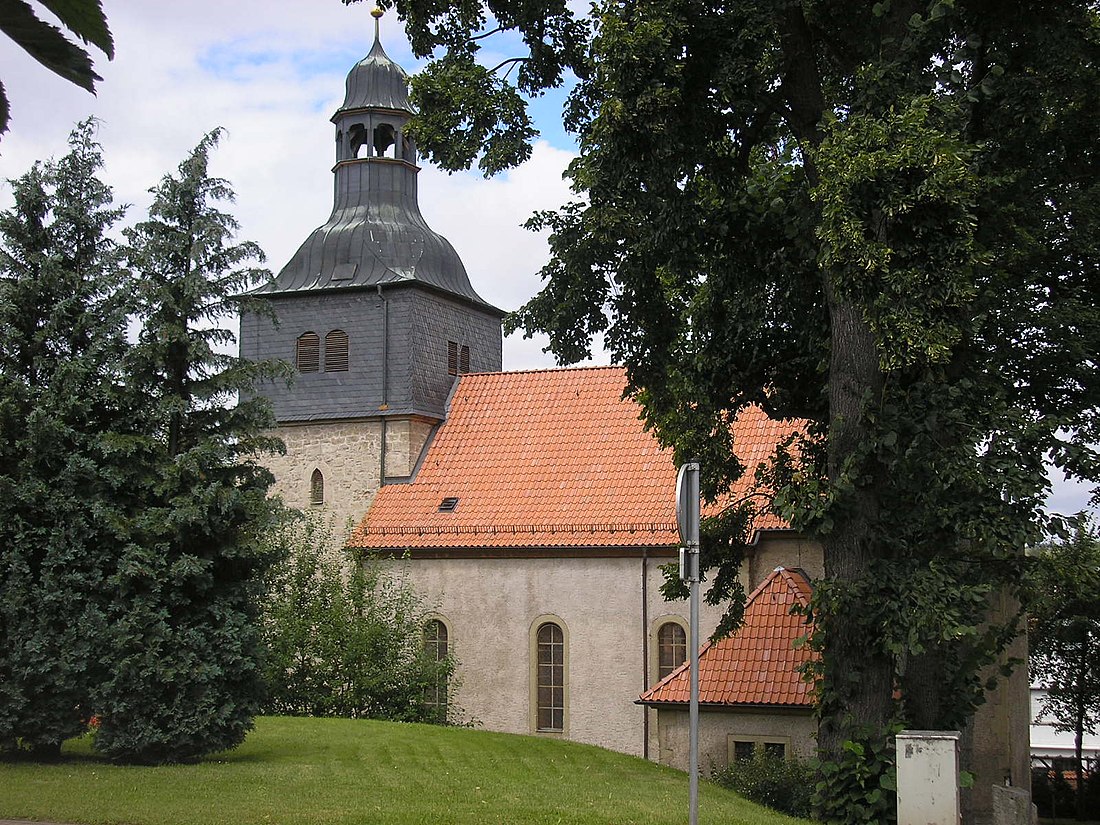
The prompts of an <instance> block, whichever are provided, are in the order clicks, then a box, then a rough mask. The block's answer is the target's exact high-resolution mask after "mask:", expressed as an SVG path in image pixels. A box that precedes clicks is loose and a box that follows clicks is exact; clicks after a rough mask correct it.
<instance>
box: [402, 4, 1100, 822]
mask: <svg viewBox="0 0 1100 825" xmlns="http://www.w3.org/2000/svg"><path fill="white" fill-rule="evenodd" d="M395 5H396V7H397V10H398V13H399V14H400V15H402V17H403V18H404V19H405V20H406V23H407V27H408V30H409V33H410V37H411V40H412V43H413V48H414V51H416V52H417V53H418V54H421V55H428V54H429V53H431V52H432V51H433V50H439V51H440V52H441V53H442V54H441V57H440V59H439V60H438V61H437V62H434V63H430V64H429V66H428V68H427V69H426V70H425V72H424V73H423V74H422V75H421V76H420V77H419V78H418V79H417V80H416V81H414V92H415V95H416V99H417V100H418V102H419V104H420V106H421V107H422V110H423V111H422V114H421V117H420V119H419V122H418V123H417V124H416V125H415V127H414V128H415V129H416V131H417V136H418V138H419V140H420V144H421V146H422V148H423V149H425V151H426V152H427V154H428V155H429V156H431V157H433V158H434V159H436V160H437V161H438V162H441V163H442V164H443V165H444V166H446V167H447V168H456V167H460V166H463V165H466V164H469V163H470V162H471V161H472V160H473V159H475V153H476V150H477V149H479V148H481V147H483V148H484V151H485V153H484V156H483V158H482V160H481V166H482V168H483V169H484V170H485V171H486V172H491V171H493V170H494V169H496V168H498V167H499V166H501V165H503V164H505V163H508V162H514V161H515V160H518V159H522V157H524V153H523V152H522V151H515V150H514V148H513V149H509V150H501V148H500V147H501V146H512V147H514V146H516V145H519V144H520V143H522V142H523V141H526V140H528V139H529V134H530V130H529V127H530V123H529V121H524V119H523V117H521V116H520V115H517V113H516V107H517V105H518V103H517V101H518V100H519V99H520V97H521V95H522V94H523V93H527V94H530V93H537V92H538V91H540V90H541V89H543V88H545V87H548V86H553V85H555V84H557V83H560V82H561V81H562V79H563V76H564V73H565V72H566V71H567V70H569V69H572V70H573V71H574V72H575V74H576V75H577V76H578V77H579V79H580V80H579V83H578V85H577V87H576V89H575V90H574V92H573V93H572V95H571V99H570V103H569V106H568V107H567V111H566V113H565V115H566V124H567V125H568V126H570V127H571V128H573V129H574V130H575V131H576V133H577V135H578V138H579V144H580V155H579V157H578V158H577V159H576V161H575V162H574V163H573V164H572V165H571V166H570V168H569V171H568V177H569V178H570V179H571V181H572V184H573V187H574V189H575V191H576V192H577V194H578V196H579V197H578V200H577V202H576V203H573V204H571V205H568V206H566V207H565V208H563V209H562V210H561V211H560V212H558V213H555V214H543V215H540V216H538V217H536V218H535V219H534V221H533V226H535V227H536V228H546V227H548V228H549V229H550V230H551V232H552V234H551V247H552V250H553V257H552V260H551V262H550V263H549V265H548V266H547V267H546V268H545V269H544V271H543V275H544V277H545V279H546V286H545V288H544V289H543V291H542V292H541V293H540V294H539V295H537V296H536V297H535V298H534V299H533V300H532V301H531V302H530V303H528V304H527V305H526V306H525V307H524V308H523V309H522V310H521V311H520V312H519V313H518V314H517V315H516V316H514V317H513V318H512V321H511V325H512V326H513V327H522V328H523V329H525V330H527V331H528V332H532V331H536V330H542V331H545V332H546V333H548V334H549V336H550V341H551V349H552V351H553V352H554V353H555V354H556V355H557V357H558V358H559V359H560V360H561V361H563V362H569V361H574V360H576V359H578V358H580V357H582V356H584V355H585V354H587V352H588V350H589V346H590V340H591V338H592V336H593V335H595V334H597V333H605V340H606V343H607V346H608V348H609V349H610V350H611V352H612V354H613V355H614V356H615V358H616V359H617V360H620V361H621V362H623V363H624V364H625V365H626V367H627V371H628V376H629V381H630V387H631V389H632V391H634V392H635V393H636V395H637V397H638V399H639V401H640V402H641V404H642V406H643V409H644V412H645V416H646V419H647V421H648V422H649V423H650V424H652V425H653V426H654V427H655V429H656V432H657V434H658V436H659V437H660V439H661V440H662V441H663V442H664V443H666V444H671V445H673V446H674V447H675V448H676V452H677V454H678V456H680V457H682V458H683V457H687V456H692V455H697V456H700V457H701V458H702V459H703V465H704V468H705V473H706V478H705V492H706V494H707V495H708V496H709V497H711V498H714V499H720V498H721V497H722V495H723V494H724V493H725V491H726V490H727V489H728V488H729V486H730V483H731V481H732V480H733V479H734V478H736V477H737V476H738V475H739V474H740V473H742V472H743V471H744V468H742V467H741V466H739V464H738V462H737V461H736V459H735V458H734V457H733V454H734V453H733V450H734V446H735V445H733V444H731V443H730V426H729V424H730V421H731V420H732V417H733V416H734V415H736V414H737V412H738V411H739V410H740V409H742V408H743V407H744V406H746V405H748V404H757V405H759V406H761V407H762V408H763V409H764V410H766V411H767V413H768V414H769V415H771V416H773V417H779V418H794V419H802V420H804V421H806V422H809V423H808V429H807V435H806V437H805V438H802V439H800V440H795V441H792V442H791V443H790V444H788V445H786V446H785V447H784V448H783V449H781V450H780V451H778V453H777V456H776V461H775V462H774V463H773V465H772V466H771V468H770V469H769V470H767V472H766V476H767V480H768V481H769V482H770V484H771V485H772V487H773V491H774V505H773V506H774V507H776V509H777V510H778V511H779V512H780V513H781V514H782V515H783V516H784V517H786V519H787V520H788V521H789V522H790V523H791V524H792V526H794V527H796V528H798V529H800V530H802V531H804V532H806V533H808V534H809V535H812V536H815V537H817V538H818V539H819V540H820V542H821V544H822V546H823V548H824V554H825V571H826V575H825V580H824V581H823V582H821V583H820V586H819V587H818V588H817V590H816V595H815V598H814V600H813V605H812V608H811V609H812V613H813V617H814V619H815V621H816V627H817V632H816V637H815V644H817V645H818V646H819V647H820V648H821V649H822V653H823V657H822V667H821V672H820V674H819V676H820V680H819V691H820V693H819V710H820V714H821V719H820V732H819V745H820V748H821V752H822V755H823V757H824V763H823V766H822V776H823V779H824V780H825V782H826V783H827V784H826V785H823V786H822V787H823V788H824V787H828V793H827V794H823V795H822V796H821V797H820V798H819V800H818V804H819V813H820V814H821V816H822V817H823V818H824V819H826V820H827V821H838V822H840V821H843V822H856V821H876V820H881V819H888V818H889V817H890V815H891V810H892V800H891V795H890V793H889V787H888V786H889V781H888V779H887V778H886V777H887V774H888V770H889V764H890V760H889V757H888V754H887V753H886V749H887V747H888V744H889V741H890V739H889V734H890V733H891V731H892V730H894V729H896V727H897V726H899V725H909V726H911V727H916V728H927V729H943V728H948V729H950V728H954V727H957V726H961V725H963V724H965V723H966V721H967V719H968V718H969V717H970V716H971V714H972V712H973V710H974V708H975V706H976V705H977V704H978V703H980V702H981V701H982V694H983V687H984V685H983V683H982V680H981V678H980V676H979V674H980V672H981V669H982V667H983V665H986V664H988V663H990V662H991V661H993V659H994V657H995V655H996V654H997V652H998V650H999V649H1001V648H1003V646H1004V645H1005V644H1006V641H1007V639H1009V638H1010V637H1011V636H1012V633H1013V629H1012V628H1011V626H1010V624H1011V623H1010V622H1009V623H994V624H989V623H987V622H986V621H985V619H986V616H987V602H988V598H989V596H990V594H991V593H992V592H993V591H994V590H997V589H999V588H1001V587H1008V588H1010V589H1011V588H1013V587H1015V585H1016V582H1017V581H1018V578H1019V575H1018V572H1019V564H1020V553H1021V551H1022V549H1023V548H1024V547H1025V546H1028V545H1030V544H1033V543H1036V542H1038V541H1040V540H1041V539H1042V538H1043V536H1044V531H1045V530H1046V529H1047V528H1049V527H1051V526H1056V525H1052V524H1051V522H1050V520H1049V519H1048V518H1047V517H1045V516H1044V514H1043V510H1042V505H1043V501H1044V497H1045V494H1046V493H1047V492H1048V485H1049V482H1048V481H1047V476H1046V473H1045V471H1044V466H1043V464H1044V459H1047V460H1049V461H1052V462H1053V463H1054V464H1055V465H1057V466H1059V467H1061V468H1062V469H1064V470H1065V471H1066V472H1067V473H1069V474H1070V475H1072V476H1075V477H1078V478H1083V479H1088V480H1091V481H1093V482H1095V481H1097V480H1098V476H1100V462H1098V456H1097V449H1096V444H1097V443H1098V442H1100V418H1098V415H1097V411H1098V400H1100V382H1097V380H1096V366H1097V349H1098V343H1100V323H1098V319H1100V312H1098V310H1097V294H1098V292H1097V290H1096V288H1095V285H1096V283H1097V282H1098V278H1097V275H1098V272H1097V268H1098V256H1097V252H1098V245H1100V231H1098V223H1097V216H1098V214H1100V212H1098V209H1100V183H1098V181H1100V168H1098V154H1097V153H1098V151H1100V149H1098V147H1100V84H1097V83H1096V77H1097V72H1098V70H1100V18H1098V12H1097V9H1096V6H1095V4H1094V3H1091V2H1086V0H1077V2H1066V1H1065V0H1058V1H1057V2H1055V1H1054V0H1009V1H1008V2H1003V1H1002V0H998V2H990V0H881V2H875V3H866V4H852V3H850V2H841V0H813V1H812V2H811V1H810V0H803V1H802V2H799V1H798V0H765V1H764V2H759V1H758V0H751V2H750V0H744V2H740V1H739V2H727V3H714V2H707V0H698V1H695V2H685V3H666V2H654V0H631V1H630V2H603V3H598V4H597V5H596V7H595V9H594V13H593V17H592V19H591V29H589V28H588V27H587V26H586V24H585V23H584V22H582V21H578V20H576V19H574V17H573V15H572V14H571V13H570V11H569V9H568V7H567V6H566V5H565V4H564V3H563V2H559V0H544V2H541V3H536V4H534V5H532V4H531V3H527V2H525V3H518V2H511V0H494V2H489V3H487V4H482V3H480V2H461V3H459V2H456V3H444V4H425V3H422V2H419V0H396V3H395ZM498 29H501V30H504V31H503V33H504V34H507V33H508V32H509V31H510V30H512V31H514V32H518V33H519V35H520V36H521V39H522V44H521V45H520V46H519V47H518V48H520V49H521V50H522V51H521V53H520V54H519V55H518V56H517V58H516V62H515V63H514V64H508V65H503V66H502V68H501V70H500V71H498V72H497V73H496V74H494V73H493V72H491V71H486V70H484V69H481V68H479V67H478V66H477V51H478V48H479V47H480V46H481V45H483V44H484V43H485V42H486V41H485V36H486V35H487V34H489V33H490V32H492V31H494V30H498ZM589 35H590V36H589ZM515 66H518V67H519V72H518V74H517V75H516V76H515V78H516V79H515V81H513V80H512V79H511V77H512V76H511V75H510V74H509V72H508V70H509V69H511V68H513V67H515ZM467 81H470V82H473V83H474V84H475V87H477V86H478V85H480V87H482V88H483V89H484V90H485V91H484V92H483V93H482V94H479V95H463V94H462V93H461V92H460V91H459V90H461V89H463V88H466V87H465V86H464V85H463V84H464V83H465V82H467ZM521 114H522V113H521ZM451 135H457V137H455V138H453V139H452V137H451ZM471 139H473V140H471ZM478 140H480V141H481V147H479V146H478V145H477V141H478ZM456 147H457V148H456ZM471 147H472V150H471ZM749 469H750V471H751V470H752V469H753V468H749ZM737 521H739V522H740V523H745V522H746V518H745V517H744V515H742V517H741V518H740V519H734V520H733V522H731V523H735V522H737ZM735 544H736V540H735V539H730V538H729V535H728V531H727V536H726V540H725V546H724V547H723V548H722V552H721V553H712V554H711V555H710V556H709V558H707V559H704V561H705V562H708V563H710V564H711V565H712V566H713V565H714V564H715V563H719V567H718V570H717V572H718V576H717V578H716V581H718V580H724V581H727V582H728V580H729V575H728V573H729V571H728V569H725V567H724V566H723V565H722V564H721V562H723V560H725V559H734V558H736V557H737V555H738V554H737V553H736V552H735V550H733V549H731V548H732V547H733V545H735ZM727 624H728V623H727Z"/></svg>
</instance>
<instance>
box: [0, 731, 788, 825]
mask: <svg viewBox="0 0 1100 825" xmlns="http://www.w3.org/2000/svg"><path fill="white" fill-rule="evenodd" d="M64 753H65V759H64V761H63V762H61V763H59V764H55V765H35V764H29V763H19V762H9V763H0V818H16V819H17V818H29V819H39V820H55V821H62V822H77V823H82V824H83V825H284V824H285V825H344V823H347V825H351V823H379V824H380V825H423V823H453V824H454V825H466V823H469V824H470V825H474V823H478V824H479V825H480V823H501V824H502V825H524V824H525V823H530V824H531V825H543V823H546V825H555V824H556V823H580V824H582V825H585V824H586V823H592V825H606V823H622V824H623V825H665V824H666V823H667V824H668V825H672V823H683V822H686V821H687V777H686V776H685V775H684V774H682V773H680V772H678V771H673V770H669V769H667V768H662V767H660V766H658V765H654V764H651V763H649V762H646V761H645V760H642V759H635V758H632V757H629V756H623V755H622V754H617V753H612V752H611V751H606V750H602V749H600V748H595V747H589V746H586V745H578V744H575V743H572V742H561V741H555V740H551V739H543V738H537V737H530V736H511V735H508V734H498V733H488V732H485V731H477V730H466V729H461V728H439V727H433V726H428V725H405V724H395V723H389V722H375V721H368V720H347V719H289V718H262V719H258V720H257V721H256V730H255V731H253V732H252V733H251V734H250V735H249V737H248V739H247V740H246V741H245V743H244V744H243V745H242V746H241V747H240V748H238V749H237V750H234V751H231V752H229V753H225V754H219V755H217V756H213V757H211V758H210V759H207V760H205V761H203V762H200V763H197V764H194V765H168V766H161V767H132V766H122V765H111V764H109V763H106V762H103V761H101V760H99V759H97V758H96V757H95V756H93V755H92V753H91V751H90V748H89V744H88V742H87V741H83V740H81V741H76V742H72V743H68V744H66V747H65V751H64ZM700 798H701V802H700V818H699V819H700V822H701V823H715V825H717V824H718V823H722V825H738V823H752V824H753V825H757V824H758V825H789V823H795V822H801V820H794V819H790V818H788V817H784V816H781V815H779V814H776V813H773V812H771V811H769V810H767V809H765V808H760V807H758V806H756V805H753V804H752V803H749V802H746V801H745V800H743V799H741V798H740V797H738V796H737V795H736V794H733V793H731V792H729V791H726V790H724V789H722V788H719V787H717V786H715V785H711V784H710V783H707V782H704V783H702V785H701V790H700Z"/></svg>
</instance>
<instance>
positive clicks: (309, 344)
mask: <svg viewBox="0 0 1100 825" xmlns="http://www.w3.org/2000/svg"><path fill="white" fill-rule="evenodd" d="M295 361H296V362H297V365H298V372H317V371H318V370H319V369H320V368H321V339H320V338H318V337H317V333H316V332H303V333H302V334H301V335H299V336H298V346H297V347H296V349H295Z"/></svg>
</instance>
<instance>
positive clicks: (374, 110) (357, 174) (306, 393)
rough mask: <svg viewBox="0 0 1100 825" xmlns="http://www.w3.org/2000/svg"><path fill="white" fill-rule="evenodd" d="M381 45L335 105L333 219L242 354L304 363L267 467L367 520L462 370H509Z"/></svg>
mask: <svg viewBox="0 0 1100 825" xmlns="http://www.w3.org/2000/svg"><path fill="white" fill-rule="evenodd" d="M372 14H373V15H374V17H375V37H374V46H373V48H372V49H371V50H370V53H369V54H368V55H367V56H366V57H365V58H363V60H361V61H360V62H359V63H358V64H356V65H355V66H354V67H353V68H352V70H351V72H350V73H349V74H348V77H347V92H346V95H345V97H344V103H343V105H342V106H340V108H339V109H337V110H336V113H335V114H334V115H333V116H332V122H333V124H334V125H335V131H336V165H335V166H334V167H333V168H332V172H333V175H334V186H335V192H334V203H333V209H332V214H331V215H330V216H329V219H328V220H327V221H326V222H325V223H324V224H323V225H322V226H320V227H318V228H317V229H315V230H314V231H313V232H312V233H311V234H310V235H309V237H308V238H306V240H305V243H303V244H302V245H301V247H300V248H299V249H298V251H297V252H296V253H295V254H294V256H293V257H292V258H291V259H290V262H289V263H288V264H287V265H286V266H284V267H283V268H282V270H281V271H280V272H279V274H278V275H277V276H276V277H275V279H274V280H273V281H272V282H271V283H269V284H268V285H266V286H264V287H261V288H260V289H259V290H257V293H256V294H258V295H259V296H261V297H263V298H265V299H266V300H267V301H269V303H270V306H271V309H272V310H273V312H274V315H275V319H274V320H273V319H270V318H266V317H262V316H258V315H255V314H245V315H244V316H243V317H242V318H241V355H242V356H243V357H245V358H248V359H251V360H262V359H267V358H279V359H283V360H286V361H288V362H290V364H291V365H293V367H294V372H295V374H294V378H293V381H292V383H291V385H290V386H289V387H287V386H286V385H285V383H281V382H280V383H269V384H265V385H264V386H263V387H262V388H261V390H260V391H261V392H262V393H263V394H264V395H266V396H268V397H269V398H270V399H271V402H272V404H273V406H274V410H275V416H276V419H277V421H278V425H279V426H278V432H277V434H278V435H279V437H280V438H282V439H283V441H284V442H285V444H286V447H287V454H286V455H285V456H272V457H271V458H270V459H268V461H267V463H268V466H269V467H270V469H271V470H272V472H273V473H274V474H275V478H276V486H275V492H277V493H279V494H280V495H282V497H283V500H284V501H285V502H286V503H287V504H288V505H290V506H292V507H300V508H303V509H306V508H308V507H311V506H313V507H326V508H328V511H329V512H331V513H333V514H334V515H336V516H337V517H338V518H339V519H340V520H344V519H345V518H352V519H358V518H360V517H361V516H362V515H363V513H364V512H365V511H366V509H367V507H368V506H369V504H370V501H371V499H372V498H373V497H374V494H375V492H377V490H378V488H379V487H380V486H382V485H383V484H386V483H387V482H391V481H401V480H404V479H407V478H408V477H409V476H411V475H412V473H413V470H414V469H415V465H416V461H417V459H418V458H419V457H420V453H421V451H422V449H423V447H424V445H425V443H426V442H427V440H428V438H429V437H430V435H431V433H432V432H433V430H434V428H435V427H436V426H437V425H438V424H439V423H440V422H441V421H442V420H443V417H444V415H445V408H446V403H447V398H448V395H449V393H450V391H451V388H452V386H453V384H454V381H455V380H456V378H457V376H458V375H460V374H462V373H466V372H496V371H499V370H500V368H501V326H500V322H501V318H502V317H503V315H504V313H503V312H502V311H501V310H499V309H497V308H496V307H494V306H492V305H490V304H489V303H487V302H486V301H484V300H483V299H482V298H481V297H480V296H479V295H478V294H477V292H475V291H474V288H473V286H472V285H471V284H470V278H469V276H468V275H467V274H466V269H465V267H464V266H463V265H462V261H461V260H460V259H459V257H458V254H457V253H456V252H455V250H454V248H453V247H452V246H451V245H450V244H449V243H448V242H447V240H446V239H445V238H443V237H442V236H441V235H438V234H436V233H435V232H433V231H432V230H431V229H430V228H429V227H428V224H427V223H426V222H425V220H424V217H423V216H422V215H421V214H420V206H419V204H418V201H417V173H418V172H419V168H418V166H417V156H416V144H415V142H414V141H413V140H412V138H411V137H410V136H409V135H408V134H407V132H406V126H407V124H408V121H409V118H410V117H411V116H412V115H413V109H412V106H411V105H410V103H409V96H408V77H407V75H406V74H405V72H404V70H402V68H401V67H400V66H398V65H397V64H396V63H394V62H393V61H392V60H390V58H389V57H388V56H387V55H386V53H385V51H383V49H382V45H381V43H380V40H379V31H378V29H379V27H378V18H379V17H380V16H381V14H382V12H381V10H380V9H374V10H373V11H372Z"/></svg>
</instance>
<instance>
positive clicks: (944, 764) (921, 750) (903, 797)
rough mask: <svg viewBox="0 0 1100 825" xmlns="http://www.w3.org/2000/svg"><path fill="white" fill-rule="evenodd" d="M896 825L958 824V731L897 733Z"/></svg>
mask: <svg viewBox="0 0 1100 825" xmlns="http://www.w3.org/2000/svg"><path fill="white" fill-rule="evenodd" d="M897 764H898V825H959V822H960V821H961V819H962V817H961V814H960V808H959V732H958V731H942V730H903V731H902V732H901V733H899V734H898V735H897Z"/></svg>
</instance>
